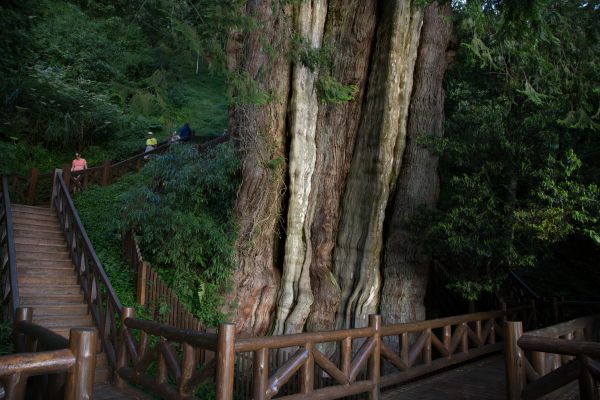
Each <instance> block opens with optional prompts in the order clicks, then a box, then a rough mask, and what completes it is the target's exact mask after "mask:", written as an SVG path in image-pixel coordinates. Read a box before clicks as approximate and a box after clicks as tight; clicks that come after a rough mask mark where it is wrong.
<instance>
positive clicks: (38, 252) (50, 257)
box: [17, 247, 71, 265]
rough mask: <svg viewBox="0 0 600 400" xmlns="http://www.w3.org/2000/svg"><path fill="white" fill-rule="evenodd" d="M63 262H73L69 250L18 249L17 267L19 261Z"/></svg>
mask: <svg viewBox="0 0 600 400" xmlns="http://www.w3.org/2000/svg"><path fill="white" fill-rule="evenodd" d="M21 260H23V261H61V260H71V255H70V254H69V252H68V251H67V249H66V248H65V249H63V250H56V249H46V248H42V247H31V248H29V249H25V250H23V249H21V250H19V249H17V265H18V264H19V261H21Z"/></svg>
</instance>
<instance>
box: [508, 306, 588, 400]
mask: <svg viewBox="0 0 600 400" xmlns="http://www.w3.org/2000/svg"><path fill="white" fill-rule="evenodd" d="M505 332H506V333H505V337H506V346H505V350H504V352H505V362H506V377H507V398H508V399H509V400H513V399H515V400H516V399H537V398H540V397H542V396H544V395H545V394H547V393H550V392H552V391H554V390H556V389H558V388H561V387H563V386H565V385H567V384H569V383H570V382H572V381H574V380H578V381H579V394H580V398H581V399H584V400H588V399H589V400H597V399H598V381H599V380H600V362H598V361H596V360H594V359H598V358H600V343H599V339H600V315H594V316H590V317H583V318H577V319H574V320H571V321H567V322H563V323H560V324H556V325H552V326H549V327H546V328H542V329H538V330H535V331H531V332H528V333H526V334H523V327H522V323H521V322H520V321H519V322H508V323H507V324H506V327H505Z"/></svg>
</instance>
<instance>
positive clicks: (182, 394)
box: [116, 307, 235, 400]
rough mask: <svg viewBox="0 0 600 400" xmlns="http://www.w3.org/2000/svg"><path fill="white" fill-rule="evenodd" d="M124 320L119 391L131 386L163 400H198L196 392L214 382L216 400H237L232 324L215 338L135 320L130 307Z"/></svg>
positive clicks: (125, 309) (120, 335) (213, 335)
mask: <svg viewBox="0 0 600 400" xmlns="http://www.w3.org/2000/svg"><path fill="white" fill-rule="evenodd" d="M123 319H124V323H123V324H122V325H121V329H120V333H119V338H120V341H119V343H120V344H119V349H118V359H117V368H116V372H117V381H116V384H117V386H123V385H124V384H125V381H129V382H132V383H135V384H137V385H140V386H143V387H145V388H147V389H149V390H151V391H152V392H153V393H154V394H157V395H159V396H161V397H162V398H164V399H175V400H179V399H199V397H196V396H195V395H194V394H195V392H196V391H197V389H198V388H199V387H200V386H201V385H202V384H204V383H205V382H206V381H213V380H214V381H215V383H216V399H217V400H232V399H233V365H234V358H233V357H234V342H235V326H234V325H232V324H221V325H220V326H219V331H218V334H216V335H215V334H211V333H202V332H198V331H192V330H187V329H179V328H174V327H170V326H165V325H161V324H159V323H157V322H153V321H144V320H139V319H135V318H134V310H133V309H132V308H128V307H126V308H124V309H123ZM136 337H139V340H137V339H136ZM152 366H155V368H152ZM198 366H200V368H198ZM168 377H171V378H172V379H171V380H169V379H168Z"/></svg>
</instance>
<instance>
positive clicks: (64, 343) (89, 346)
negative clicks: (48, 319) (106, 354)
mask: <svg viewBox="0 0 600 400" xmlns="http://www.w3.org/2000/svg"><path fill="white" fill-rule="evenodd" d="M33 311H34V310H33V309H32V308H25V307H23V308H18V309H17V312H16V320H15V323H14V333H15V336H16V339H17V353H16V354H12V355H8V356H1V357H0V383H1V384H2V388H3V389H4V392H5V393H4V397H2V398H3V399H6V400H22V399H25V395H26V392H28V390H27V384H28V383H29V388H30V390H31V391H32V392H33V393H31V392H30V393H29V395H30V396H31V395H32V396H33V397H31V398H40V399H41V398H43V399H50V398H64V399H65V400H78V399H89V398H91V397H92V389H93V383H94V370H95V363H96V344H97V341H98V334H97V332H96V330H95V329H91V328H74V329H71V332H70V334H69V340H67V339H65V338H63V337H62V336H60V335H58V334H56V333H54V332H52V331H50V330H48V329H46V328H44V327H42V326H39V325H37V324H34V323H32V322H31V320H32V316H33Z"/></svg>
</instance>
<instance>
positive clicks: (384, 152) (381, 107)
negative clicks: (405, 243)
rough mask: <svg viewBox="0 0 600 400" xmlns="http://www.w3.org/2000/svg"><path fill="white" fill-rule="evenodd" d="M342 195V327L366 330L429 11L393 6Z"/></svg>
mask: <svg viewBox="0 0 600 400" xmlns="http://www.w3.org/2000/svg"><path fill="white" fill-rule="evenodd" d="M382 11H383V13H382V20H381V22H380V24H379V30H378V32H377V44H376V46H375V51H374V56H373V60H372V63H371V73H370V77H369V83H368V85H369V86H368V89H367V95H366V99H365V104H364V106H363V112H362V119H361V122H360V127H359V131H358V138H357V142H356V147H355V149H354V154H353V158H352V162H351V166H350V172H349V174H348V179H347V183H346V190H345V193H344V198H343V203H342V204H343V205H342V207H343V213H342V217H341V222H340V227H339V233H338V237H337V243H336V247H335V250H334V271H335V276H336V278H337V280H338V282H339V284H340V287H341V301H340V304H339V306H338V310H337V315H336V326H337V328H349V327H352V326H364V325H366V321H367V316H368V314H371V313H375V312H377V307H378V305H379V295H380V293H379V292H380V285H381V277H380V271H379V267H380V265H379V264H380V256H381V248H382V242H383V223H384V219H385V212H386V207H387V205H388V198H389V195H390V189H391V188H392V187H393V185H394V184H393V182H395V180H396V177H397V176H396V175H395V174H397V173H398V170H399V167H400V165H399V164H400V159H401V157H402V152H403V149H404V140H405V134H406V123H407V121H406V119H407V118H406V117H407V114H408V112H407V109H408V105H409V103H410V93H411V90H412V74H413V70H414V63H415V59H416V54H417V45H418V40H419V34H420V29H421V24H422V12H421V9H420V8H418V7H413V6H412V4H411V2H410V1H401V0H397V1H390V2H386V3H385V6H384V9H383V10H382Z"/></svg>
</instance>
